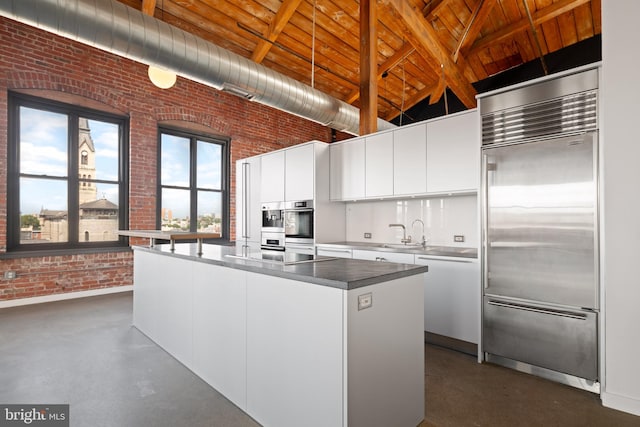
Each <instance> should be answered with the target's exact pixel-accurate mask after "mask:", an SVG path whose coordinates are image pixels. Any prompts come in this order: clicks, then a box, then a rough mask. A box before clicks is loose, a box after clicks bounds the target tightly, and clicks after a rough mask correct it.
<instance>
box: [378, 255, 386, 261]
mask: <svg viewBox="0 0 640 427" xmlns="http://www.w3.org/2000/svg"><path fill="white" fill-rule="evenodd" d="M386 260H387V259H386V258H384V257H381V256H377V257H376V261H386Z"/></svg>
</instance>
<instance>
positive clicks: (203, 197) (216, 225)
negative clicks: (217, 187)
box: [198, 191, 223, 237]
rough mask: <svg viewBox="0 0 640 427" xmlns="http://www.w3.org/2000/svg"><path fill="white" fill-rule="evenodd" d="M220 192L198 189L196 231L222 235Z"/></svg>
mask: <svg viewBox="0 0 640 427" xmlns="http://www.w3.org/2000/svg"><path fill="white" fill-rule="evenodd" d="M222 219H223V218H222V194H221V193H218V192H212V191H198V231H202V232H207V233H218V234H220V237H221V236H222Z"/></svg>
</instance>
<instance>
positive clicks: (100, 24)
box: [0, 0, 395, 135]
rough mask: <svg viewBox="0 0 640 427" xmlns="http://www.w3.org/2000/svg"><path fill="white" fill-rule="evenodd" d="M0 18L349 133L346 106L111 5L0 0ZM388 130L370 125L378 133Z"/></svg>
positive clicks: (91, 0)
mask: <svg viewBox="0 0 640 427" xmlns="http://www.w3.org/2000/svg"><path fill="white" fill-rule="evenodd" d="M0 15H2V16H5V17H7V18H10V19H14V20H16V21H18V22H22V23H25V24H28V25H32V26H34V27H37V28H40V29H43V30H46V31H49V32H52V33H55V34H58V35H60V36H63V37H67V38H70V39H72V40H76V41H78V42H81V43H84V44H87V45H90V46H93V47H96V48H98V49H102V50H105V51H107V52H110V53H114V54H116V55H119V56H123V57H125V58H128V59H132V60H134V61H137V62H141V63H143V64H147V65H154V66H157V67H160V68H165V69H167V70H170V71H173V72H175V73H176V74H178V75H180V76H182V77H185V78H188V79H190V80H194V81H196V82H199V83H202V84H205V85H208V86H212V87H214V88H216V89H219V90H224V91H227V92H231V93H235V94H236V95H240V96H244V97H245V98H247V99H251V100H253V101H256V102H259V103H262V104H265V105H268V106H271V107H274V108H277V109H279V110H282V111H286V112H288V113H290V114H294V115H297V116H300V117H303V118H305V119H308V120H311V121H314V122H317V123H321V124H323V125H325V126H328V127H331V128H333V129H336V130H340V131H344V132H348V133H351V134H353V135H357V134H358V132H359V122H360V112H359V110H358V109H357V108H355V107H353V106H352V105H349V104H347V103H346V102H343V101H340V100H338V99H336V98H333V97H331V96H329V95H327V94H325V93H322V92H320V91H319V90H317V89H314V88H311V87H309V86H307V85H304V84H302V83H300V82H298V81H296V80H294V79H291V78H289V77H287V76H284V75H282V74H280V73H277V72H275V71H273V70H271V69H269V68H267V67H265V66H263V65H260V64H257V63H255V62H253V61H251V60H249V59H247V58H244V57H242V56H240V55H237V54H235V53H233V52H230V51H228V50H226V49H223V48H221V47H219V46H216V45H215V44H213V43H210V42H208V41H206V40H204V39H202V38H199V37H197V36H195V35H193V34H190V33H187V32H186V31H183V30H181V29H178V28H176V27H173V26H171V25H169V24H167V23H165V22H163V21H160V20H158V19H156V18H154V17H152V16H149V15H145V14H143V13H142V12H141V11H139V10H136V9H133V8H131V7H129V6H127V5H125V4H123V3H119V2H118V1H116V0H0ZM393 127H395V126H394V125H393V124H391V123H389V122H387V121H384V120H382V119H378V129H379V130H384V129H390V128H393Z"/></svg>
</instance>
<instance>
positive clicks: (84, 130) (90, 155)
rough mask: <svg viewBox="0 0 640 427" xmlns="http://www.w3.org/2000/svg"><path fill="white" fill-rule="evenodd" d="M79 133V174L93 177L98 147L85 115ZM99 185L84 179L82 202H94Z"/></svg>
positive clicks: (81, 193) (81, 186)
mask: <svg viewBox="0 0 640 427" xmlns="http://www.w3.org/2000/svg"><path fill="white" fill-rule="evenodd" d="M78 124H79V128H80V129H79V135H78V154H79V159H78V160H79V161H78V169H79V171H78V176H81V177H83V178H84V177H93V176H95V175H96V148H95V146H94V144H93V139H92V138H91V129H90V128H89V120H87V119H86V118H84V117H80V119H79V123H78ZM97 191H98V190H97V187H96V186H95V185H91V183H90V182H86V181H83V182H82V183H81V184H80V195H79V196H80V204H81V205H82V204H83V203H87V202H93V201H95V200H97V199H98V193H97Z"/></svg>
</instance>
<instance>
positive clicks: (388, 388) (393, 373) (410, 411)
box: [346, 274, 425, 427]
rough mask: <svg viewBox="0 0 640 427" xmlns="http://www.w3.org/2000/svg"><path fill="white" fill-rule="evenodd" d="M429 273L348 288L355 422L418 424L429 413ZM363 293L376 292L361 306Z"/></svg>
mask: <svg viewBox="0 0 640 427" xmlns="http://www.w3.org/2000/svg"><path fill="white" fill-rule="evenodd" d="M423 294H424V274H418V275H414V276H409V277H404V278H401V279H396V280H392V281H389V282H383V283H379V284H376V285H371V286H366V287H363V288H358V289H354V290H351V291H348V295H347V307H346V316H347V322H346V323H347V338H346V342H347V371H348V372H347V383H348V386H347V388H348V402H349V407H348V414H347V420H348V426H349V427H359V426H367V427H388V426H394V427H415V426H417V425H419V424H420V423H421V422H422V420H423V419H424V414H425V407H424V402H425V399H424V385H425V382H424V381H425V378H424V363H425V361H424V330H423V324H424V296H423ZM359 297H360V298H361V300H362V299H364V300H365V301H366V299H367V298H368V297H370V298H371V300H370V301H371V306H370V307H369V308H363V309H360V310H359V309H358V299H359Z"/></svg>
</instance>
